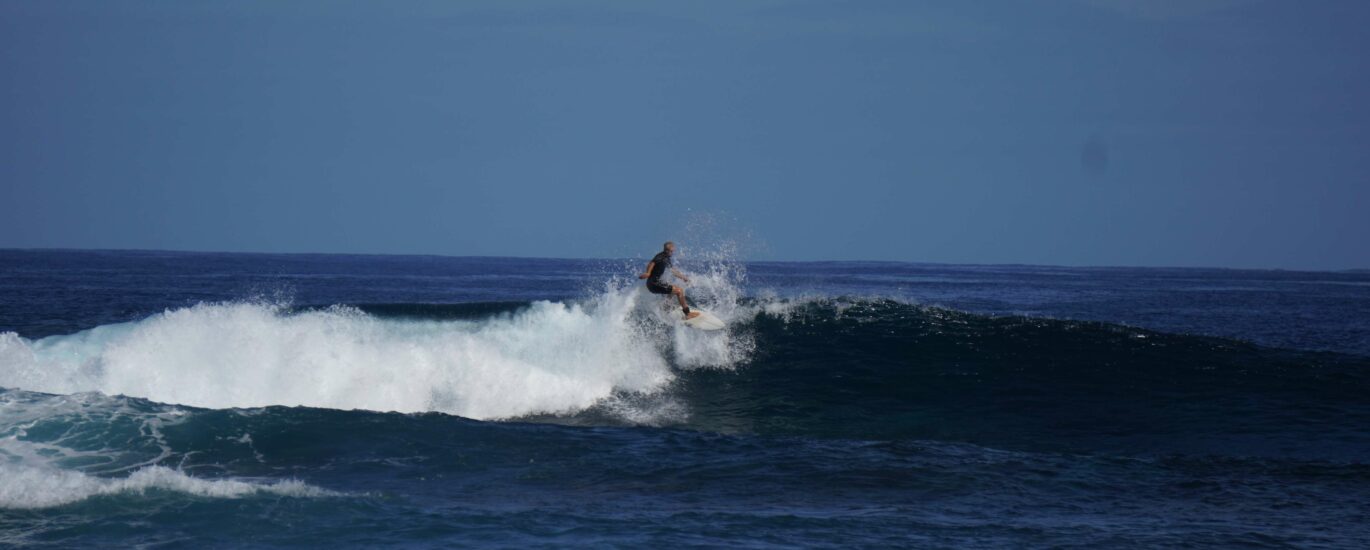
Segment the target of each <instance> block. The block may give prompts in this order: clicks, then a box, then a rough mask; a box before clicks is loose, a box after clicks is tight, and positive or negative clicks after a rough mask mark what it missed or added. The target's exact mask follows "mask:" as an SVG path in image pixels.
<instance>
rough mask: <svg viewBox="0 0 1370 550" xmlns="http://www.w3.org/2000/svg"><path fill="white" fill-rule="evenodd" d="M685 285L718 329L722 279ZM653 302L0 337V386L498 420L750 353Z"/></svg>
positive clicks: (354, 313)
mask: <svg viewBox="0 0 1370 550" xmlns="http://www.w3.org/2000/svg"><path fill="white" fill-rule="evenodd" d="M711 277H713V278H714V279H716V280H712V282H711ZM697 280H698V284H697V285H696V287H695V288H697V289H701V294H706V293H705V292H704V290H706V289H713V290H710V292H712V293H713V294H711V295H705V296H704V297H705V298H708V299H709V300H710V303H711V304H715V305H716V306H711V308H712V309H714V311H715V313H716V314H719V316H720V317H722V318H724V319H725V320H728V319H729V317H730V316H731V315H733V314H735V313H736V312H733V311H731V310H729V309H727V308H728V307H730V304H733V303H735V296H732V295H728V294H727V292H728V291H727V290H726V289H727V287H728V286H730V285H729V281H727V280H725V279H722V278H720V276H715V275H712V274H711V273H709V272H705V273H701V274H700V275H699V276H698V279H697ZM733 292H735V291H733ZM651 298H655V297H652V296H650V295H647V294H645V293H643V292H641V291H640V290H639V289H638V288H637V287H636V285H632V286H629V285H621V286H620V287H618V288H611V289H608V290H606V291H605V292H603V293H601V294H600V295H598V296H597V297H596V298H594V299H592V300H588V301H586V302H585V303H571V304H568V303H559V302H536V303H534V304H532V305H531V306H529V307H527V308H526V309H524V310H521V311H519V312H516V313H512V314H506V315H501V316H496V317H493V318H489V319H484V320H480V321H413V320H396V319H383V318H378V317H375V316H372V315H368V314H365V313H363V312H361V311H358V310H356V309H353V308H347V307H334V308H330V309H327V310H320V311H305V312H291V311H289V310H288V309H287V308H285V307H282V306H279V305H275V304H269V303H258V302H247V303H216V304H200V305H196V306H193V307H188V308H182V309H175V310H169V311H166V312H163V313H161V314H158V315H154V316H152V317H149V318H147V319H144V320H141V321H137V322H131V323H123V324H117V325H106V326H101V327H96V328H94V329H91V330H87V331H83V332H80V333H77V334H72V335H65V336H53V337H48V338H42V339H39V340H28V339H25V338H22V337H19V336H18V335H16V334H14V333H4V334H0V386H4V387H11V388H20V389H24V390H31V391H40V392H48V393H58V394H69V393H75V392H91V391H94V392H101V393H104V394H108V395H114V394H123V395H129V396H136V397H144V398H148V399H151V400H154V401H159V402H163V403H179V404H186V405H193V406H201V407H210V408H226V407H259V406H268V405H289V406H294V405H303V406H313V407H325V408H334V409H367V410H379V411H400V412H420V411H441V412H447V413H451V414H457V415H461V416H465V417H468V418H475V419H502V418H513V417H519V416H523V415H529V414H540V413H542V414H545V413H551V414H560V413H571V412H575V411H578V410H582V409H585V408H587V407H590V406H593V405H595V404H596V403H598V402H601V401H602V400H605V399H606V398H609V397H611V396H613V395H616V394H622V393H646V394H650V393H653V392H659V391H661V390H662V389H663V388H665V387H666V386H667V385H668V384H669V382H670V381H671V380H672V379H673V378H674V375H673V373H672V371H671V369H670V367H669V364H668V361H667V359H666V358H667V357H668V356H672V355H671V354H674V355H673V356H672V357H673V358H674V359H675V360H676V362H677V363H678V364H681V365H684V366H690V367H693V366H705V365H714V366H718V365H723V366H727V365H732V364H735V363H736V362H737V361H739V360H741V359H743V358H745V355H746V354H747V353H749V351H750V348H749V347H748V346H749V343H748V341H747V340H746V339H745V338H744V337H741V336H738V335H730V334H727V331H720V332H721V334H720V333H712V334H706V333H701V332H699V331H693V330H688V329H680V328H676V329H672V328H669V327H672V326H673V325H675V326H678V324H676V323H660V322H651V321H650V317H651V316H652V314H654V313H653V312H658V313H659V312H660V308H659V307H658V305H659V304H658V302H657V301H656V300H652V299H651ZM717 306H722V307H721V308H720V307H717ZM644 313H647V314H645V315H644ZM663 319H666V318H665V317H663ZM625 419H627V418H626V417H625ZM630 421H632V420H630Z"/></svg>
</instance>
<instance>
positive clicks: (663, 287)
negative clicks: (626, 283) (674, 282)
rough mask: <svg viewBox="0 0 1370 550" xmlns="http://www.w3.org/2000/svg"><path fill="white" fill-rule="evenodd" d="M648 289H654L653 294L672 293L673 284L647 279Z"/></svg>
mask: <svg viewBox="0 0 1370 550" xmlns="http://www.w3.org/2000/svg"><path fill="white" fill-rule="evenodd" d="M647 290H650V291H652V294H670V293H671V285H668V284H664V283H662V282H661V281H647Z"/></svg>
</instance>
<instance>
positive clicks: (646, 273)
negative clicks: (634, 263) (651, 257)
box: [637, 262, 675, 279]
mask: <svg viewBox="0 0 1370 550" xmlns="http://www.w3.org/2000/svg"><path fill="white" fill-rule="evenodd" d="M654 265H656V262H647V270H646V271H643V272H642V274H641V275H638V276H637V278H639V279H646V278H648V277H651V276H652V266H654ZM671 271H675V270H674V269H673V270H671Z"/></svg>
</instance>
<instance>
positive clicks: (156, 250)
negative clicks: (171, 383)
mask: <svg viewBox="0 0 1370 550" xmlns="http://www.w3.org/2000/svg"><path fill="white" fill-rule="evenodd" d="M0 251H24V252H53V251H60V252H154V253H175V254H240V255H267V256H395V257H405V256H408V257H436V258H492V259H517V260H584V261H590V260H635V259H638V258H631V257H619V258H613V257H581V258H575V257H565V256H560V257H559V256H492V255H482V254H471V255H456V254H439V253H399V252H262V251H244V250H231V251H229V250H189V249H173V248H80V247H0ZM739 261H741V262H744V263H794V264H803V263H889V264H908V265H941V266H972V267H993V266H1002V267H1047V268H1065V269H1193V270H1228V271H1286V272H1303V273H1366V272H1370V268H1367V267H1348V268H1341V269H1308V268H1287V267H1227V266H1203V265H1187V266H1186V265H1098V264H1076V265H1070V264H1051V263H1041V264H1036V263H1022V262H1007V263H977V262H935V261H914V260H872V259H832V260H747V259H741V260H739Z"/></svg>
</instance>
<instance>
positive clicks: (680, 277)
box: [647, 267, 690, 283]
mask: <svg viewBox="0 0 1370 550" xmlns="http://www.w3.org/2000/svg"><path fill="white" fill-rule="evenodd" d="M647 271H651V269H648V270H647ZM671 273H674V274H675V277H676V278H677V279H680V280H682V281H685V282H687V283H688V282H690V278H689V277H686V276H685V275H683V274H681V273H680V271H679V270H677V269H676V268H674V267H673V268H671Z"/></svg>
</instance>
